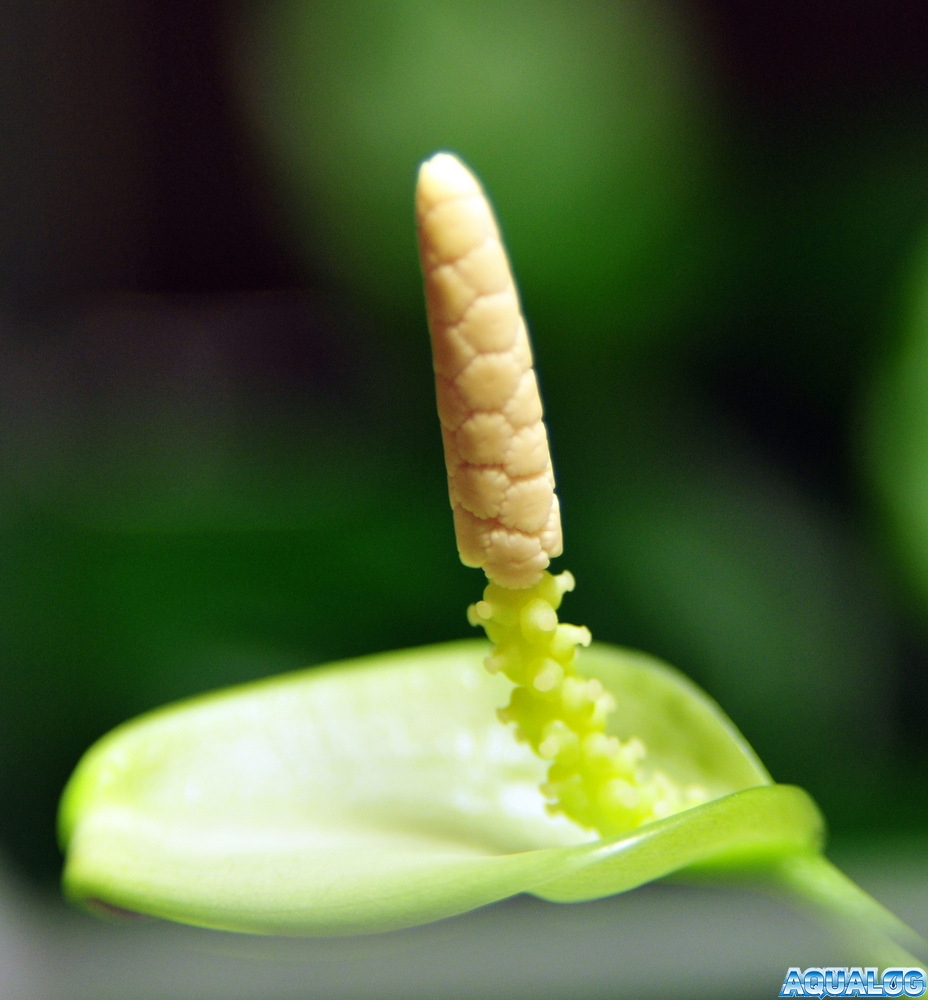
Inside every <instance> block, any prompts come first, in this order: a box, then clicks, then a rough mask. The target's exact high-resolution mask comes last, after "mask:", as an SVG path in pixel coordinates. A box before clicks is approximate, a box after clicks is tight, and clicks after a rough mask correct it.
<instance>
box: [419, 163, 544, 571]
mask: <svg viewBox="0 0 928 1000" xmlns="http://www.w3.org/2000/svg"><path fill="white" fill-rule="evenodd" d="M416 217H417V221H418V229H419V248H420V254H421V258H422V271H423V274H424V276H425V297H426V307H427V311H428V320H429V330H430V331H431V335H432V355H433V359H434V366H435V390H436V395H437V398H438V414H439V417H440V419H441V428H442V438H443V440H444V445H445V464H446V466H447V470H448V493H449V496H450V499H451V506H452V508H453V510H454V527H455V534H456V535H457V544H458V552H459V553H460V556H461V561H462V562H463V563H464V565H465V566H476V567H480V568H482V569H483V570H484V571H485V572H486V574H487V576H488V577H489V578H490V579H491V580H492V581H493V582H494V583H498V584H500V585H501V586H503V587H512V588H523V587H531V586H533V585H534V584H536V583H538V581H539V580H540V579H541V574H542V572H543V571H544V570H545V569H546V568H547V566H548V564H549V562H550V561H551V559H552V558H554V557H555V556H559V555H560V554H561V548H562V544H561V517H560V510H559V508H558V500H557V496H556V495H555V492H554V473H553V471H552V469H551V456H550V454H549V451H548V438H547V433H546V431H545V425H544V422H543V421H542V409H541V399H540V398H539V395H538V384H537V382H536V381H535V372H534V371H533V369H532V351H531V347H530V346H529V340H528V333H527V331H526V327H525V320H524V319H523V317H522V311H521V308H520V306H519V295H518V292H517V291H516V287H515V283H514V282H513V280H512V272H511V270H510V267H509V260H508V258H507V257H506V251H505V249H504V247H503V244H502V241H501V239H500V234H499V229H498V227H497V225H496V219H495V218H494V216H493V210H492V209H491V208H490V204H489V202H488V201H487V199H486V196H485V195H484V193H483V189H482V188H481V187H480V184H479V182H478V181H477V179H476V178H475V177H474V175H473V174H472V173H471V172H470V171H469V170H468V169H467V168H466V167H465V166H464V165H463V164H462V163H461V161H460V160H458V159H457V158H456V157H455V156H452V155H451V154H450V153H437V154H436V155H435V156H433V157H432V158H431V159H430V160H426V162H425V163H423V164H422V166H421V168H420V170H419V183H418V186H417V189H416Z"/></svg>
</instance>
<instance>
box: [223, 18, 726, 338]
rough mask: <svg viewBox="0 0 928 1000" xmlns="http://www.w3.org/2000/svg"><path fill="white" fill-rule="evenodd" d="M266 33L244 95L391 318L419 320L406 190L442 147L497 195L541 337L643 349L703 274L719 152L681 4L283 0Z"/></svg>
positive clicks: (316, 239)
mask: <svg viewBox="0 0 928 1000" xmlns="http://www.w3.org/2000/svg"><path fill="white" fill-rule="evenodd" d="M255 34H256V33H255V29H254V28H253V26H251V25H249V26H247V27H246V28H243V30H242V38H243V44H245V45H252V44H254V43H253V41H252V40H253V38H254V37H255ZM257 37H258V39H259V41H258V43H257V48H256V49H255V50H250V51H249V52H247V53H246V55H245V56H244V58H245V60H246V61H247V62H248V63H249V68H248V72H247V74H246V84H245V86H246V90H247V92H248V98H249V103H250V104H251V106H252V109H253V112H254V115H255V117H256V120H257V121H258V123H259V128H260V130H261V133H262V134H263V135H264V137H265V140H266V142H267V143H268V145H269V147H270V149H271V151H272V155H273V156H274V157H275V158H276V160H277V161H278V165H279V172H280V176H281V177H282V180H283V188H284V192H285V197H286V198H287V200H288V203H289V205H290V206H291V207H292V208H293V209H294V210H295V212H296V219H297V223H298V226H299V231H300V235H301V237H302V240H303V243H304V245H305V246H306V247H307V248H308V252H309V253H310V255H311V256H312V257H313V258H314V259H315V262H316V264H317V266H322V267H323V268H325V269H327V270H331V271H332V272H334V274H335V275H337V277H338V280H339V282H340V283H341V284H342V286H343V287H345V288H346V289H349V290H351V294H354V290H357V291H358V292H360V293H361V294H362V295H363V296H365V297H366V298H369V299H371V300H372V301H374V302H376V303H378V305H379V306H380V307H381V308H382V309H384V310H385V311H386V312H387V314H388V315H391V316H396V315H397V314H399V315H400V316H401V317H406V316H407V315H409V316H417V315H418V314H419V312H420V310H421V307H420V305H419V302H420V297H421V293H420V290H419V284H418V281H417V275H418V267H417V265H416V262H415V255H414V242H413V237H412V228H411V207H410V206H411V200H410V199H411V193H412V187H413V182H414V177H415V171H416V167H417V165H418V163H419V161H421V160H422V159H424V158H426V157H427V156H429V155H430V154H432V153H433V152H435V151H436V150H438V149H450V150H452V151H454V152H456V153H458V154H460V155H461V156H463V157H464V159H465V160H466V161H468V162H469V164H470V165H471V166H472V167H473V168H474V170H475V171H476V172H477V174H478V176H480V177H481V179H482V180H483V182H484V184H485V185H486V188H487V191H488V193H489V194H490V197H491V198H492V200H493V201H494V203H495V205H496V207H497V209H498V211H499V214H500V217H501V223H502V228H503V231H504V232H505V234H506V240H507V243H508V245H509V248H510V250H511V253H512V257H513V260H514V261H515V262H516V270H517V273H518V278H519V283H520V286H521V290H522V293H523V296H524V298H525V301H526V302H527V303H528V304H529V315H530V317H532V318H533V328H534V329H535V331H536V334H537V342H538V343H539V344H541V343H545V342H546V341H547V340H548V339H549V332H550V337H551V345H550V347H551V349H552V350H558V349H559V348H560V349H561V350H563V351H565V352H566V350H568V347H567V344H568V342H569V343H570V345H571V346H570V347H569V350H570V351H573V350H574V349H575V347H574V345H576V344H577V343H579V342H584V343H586V344H587V345H593V344H597V343H602V342H603V339H604V338H607V337H608V338H611V337H613V336H614V335H615V331H616V330H619V331H620V333H621V336H622V337H623V338H628V339H633V340H636V341H637V340H640V339H641V338H642V337H645V336H648V335H649V334H650V333H651V332H653V330H654V329H655V328H656V327H658V326H659V325H660V324H661V323H663V322H664V321H665V320H666V317H667V316H668V315H676V314H677V313H678V312H679V307H680V302H681V299H683V298H685V297H686V296H687V295H689V294H691V293H692V292H693V290H694V288H695V287H696V286H697V285H698V284H699V282H700V281H701V280H702V279H703V278H704V277H705V274H706V271H707V267H708V266H709V265H711V263H712V260H711V258H712V254H711V253H707V246H706V233H705V232H704V231H702V229H701V228H700V226H698V225H697V226H696V227H695V228H694V213H695V216H699V215H700V213H702V211H703V206H702V199H703V197H704V193H705V192H704V184H705V179H706V176H707V161H708V149H707V147H708V143H707V136H706V129H705V125H704V120H703V119H704V116H703V113H702V110H701V107H700V104H701V100H700V96H699V94H698V93H697V74H696V72H695V68H694V66H693V60H692V58H691V57H690V55H689V53H688V52H687V45H688V44H694V43H693V42H692V39H690V38H689V37H688V35H687V33H686V32H685V31H684V30H683V29H682V24H681V23H679V21H678V20H677V19H675V18H674V17H671V16H670V9H669V8H661V10H660V13H657V12H656V11H655V10H654V9H652V8H651V7H649V6H647V5H645V4H638V3H632V4H629V3H626V4H619V5H605V6H604V5H585V4H562V3H556V2H548V0H545V2H542V3H539V2H537V0H532V2H528V0H506V2H503V3H471V4H459V3H435V2H422V0H402V2H394V3H363V4H358V3H351V2H348V3H342V2H339V3H333V2H317V3H306V2H303V0H280V2H276V3H273V4H269V5H266V6H265V7H264V8H262V21H261V26H260V28H259V30H258V32H257ZM387 325H388V327H389V326H390V325H391V324H390V323H389V322H388V324H387ZM555 332H556V334H557V336H556V337H555V336H554V334H555ZM398 346H399V348H400V349H403V345H402V344H400V345H398ZM546 349H547V346H546Z"/></svg>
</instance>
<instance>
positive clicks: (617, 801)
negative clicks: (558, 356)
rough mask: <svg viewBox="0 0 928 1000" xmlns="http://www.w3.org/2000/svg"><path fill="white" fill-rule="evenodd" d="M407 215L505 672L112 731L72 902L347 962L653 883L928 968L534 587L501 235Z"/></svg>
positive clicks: (797, 801) (425, 179)
mask: <svg viewBox="0 0 928 1000" xmlns="http://www.w3.org/2000/svg"><path fill="white" fill-rule="evenodd" d="M417 201H418V214H419V230H420V246H421V249H422V259H423V270H424V273H425V279H426V294H427V302H428V306H429V319H430V327H431V330H432V335H433V346H434V355H435V370H436V379H437V387H438V391H437V395H438V403H439V414H440V417H441V420H442V429H443V437H444V441H445V456H446V464H447V468H448V475H449V491H450V496H451V501H452V507H453V508H454V515H455V527H456V533H457V539H458V547H459V551H460V553H461V557H462V560H463V561H464V562H465V563H467V564H469V565H474V566H480V567H482V568H483V569H484V570H485V571H486V573H487V576H488V577H489V578H490V583H489V585H488V587H487V589H486V592H485V594H484V598H483V600H482V601H480V602H478V603H477V604H475V605H474V606H473V607H472V608H471V609H470V612H469V618H470V621H471V623H472V624H474V625H477V624H479V625H482V626H483V627H484V628H485V630H486V632H487V634H488V636H489V638H490V640H491V641H492V642H493V644H494V647H493V649H492V650H490V651H489V655H487V654H488V649H487V646H486V644H485V643H483V642H479V641H472V642H463V643H454V644H450V645H440V646H433V647H425V648H422V649H416V650H406V651H400V652H395V653H389V654H384V655H381V656H377V657H371V658H367V659H364V660H359V661H354V662H346V663H342V664H335V665H331V666H329V667H328V668H323V669H314V670H310V671H305V672H302V673H297V674H292V675H288V676H283V677H279V678H272V679H270V680H266V681H261V682H258V683H254V684H250V685H246V686H243V687H241V688H236V689H233V690H230V691H225V692H218V693H215V694H211V695H208V696H205V697H201V698H197V699H194V700H192V701H190V702H187V703H184V704H181V705H177V706H169V707H167V708H164V709H161V710H159V711H157V712H154V713H151V714H150V715H147V716H144V717H142V718H140V719H138V720H136V721H134V722H130V723H127V724H126V725H124V726H121V727H119V728H118V729H116V730H115V731H114V732H113V733H111V734H109V735H108V736H106V737H105V738H104V739H102V740H101V741H100V742H99V743H98V744H96V745H95V746H94V747H93V748H92V749H91V750H90V751H88V753H87V754H86V755H85V757H84V759H83V760H82V762H81V763H80V765H79V766H78V768H77V770H76V772H75V774H74V776H73V777H72V779H71V781H70V783H69V785H68V787H67V789H66V791H65V794H64V798H63V801H62V805H61V812H60V836H61V841H62V844H63V846H64V848H65V850H66V852H67V863H66V867H65V872H64V885H65V890H66V892H67V893H68V895H69V896H71V898H73V899H75V900H77V901H78V902H80V903H83V904H85V905H88V906H90V907H103V908H107V909H112V908H117V909H125V910H130V911H135V912H142V913H148V914H152V915H155V916H160V917H165V918H169V919H174V920H179V921H182V922H187V923H191V924H197V925H202V926H206V927H213V928H220V929H226V930H237V931H250V932H255V933H280V934H338V933H361V932H370V931H379V930H387V929H391V928H397V927H403V926H410V925H414V924H417V923H424V922H427V921H430V920H436V919H439V918H442V917H447V916H451V915H453V914H456V913H461V912H463V911H466V910H468V909H471V908H473V907H477V906H480V905H483V904H485V903H489V902H492V901H494V900H498V899H501V898H503V897H506V896H509V895H512V894H514V893H518V892H531V893H533V894H535V895H537V896H540V897H542V898H544V899H549V900H554V901H558V902H577V901H581V900H588V899H595V898H600V897H603V896H607V895H611V894H614V893H617V892H622V891H625V890H627V889H631V888H634V887H635V886H638V885H641V884H643V883H645V882H648V881H651V880H653V879H656V878H661V877H665V876H675V877H679V878H693V879H704V878H706V877H709V878H717V879H726V878H750V879H753V880H755V881H756V882H758V883H759V884H762V885H766V886H767V887H768V888H770V889H771V890H773V891H781V892H783V893H785V894H786V895H787V896H789V897H790V898H792V899H794V900H797V901H800V900H801V901H805V902H806V903H808V904H810V905H812V906H813V907H815V908H817V909H818V910H820V911H821V912H822V913H823V914H825V915H827V917H828V918H829V919H831V920H834V921H835V922H836V923H838V924H840V925H841V928H842V930H843V931H844V932H845V933H846V935H847V938H846V940H847V943H848V948H849V955H851V956H852V957H853V958H854V960H855V961H861V960H864V961H868V962H879V963H880V964H883V963H890V962H903V963H907V962H910V961H911V960H912V956H911V955H910V954H909V951H907V950H906V949H909V950H910V951H914V952H916V953H919V954H924V953H925V950H926V945H925V942H923V941H922V940H921V939H920V938H919V937H918V936H917V935H916V934H915V933H914V932H913V931H911V930H910V929H909V928H908V927H906V926H905V925H904V924H902V923H901V922H900V921H899V920H897V919H896V918H895V917H894V916H892V914H890V913H888V912H887V911H886V910H884V909H883V908H882V907H881V906H880V905H879V904H878V903H876V902H875V901H874V900H872V899H871V898H870V897H869V896H867V895H866V893H864V892H863V891H862V890H861V889H859V888H858V887H857V886H856V885H854V884H853V883H852V882H851V881H850V880H848V879H847V878H845V877H844V876H843V875H842V874H841V873H840V872H839V871H838V870H837V869H835V868H834V867H833V866H832V865H831V864H830V863H829V862H828V861H827V860H826V859H825V858H824V856H823V854H822V853H821V850H822V846H823V840H824V834H823V822H822V818H821V815H820V813H819V811H818V809H817V808H816V806H815V804H814V803H813V802H812V800H811V799H810V798H809V796H808V795H806V793H805V792H803V791H802V790H801V789H798V788H794V787H789V786H783V785H777V784H775V783H774V782H773V781H772V779H771V777H770V776H769V774H768V773H767V772H766V770H765V769H764V767H763V765H762V764H761V763H760V761H759V760H758V759H757V758H756V756H755V754H754V753H753V751H752V750H751V748H750V747H749V746H748V745H747V743H746V742H745V740H744V739H743V737H742V736H741V735H740V733H739V732H738V731H737V729H736V728H735V726H734V725H733V724H732V723H731V721H730V720H729V719H728V718H727V717H726V716H725V715H724V714H723V712H722V711H721V709H720V708H719V707H718V706H717V705H716V704H715V703H714V702H712V701H711V699H709V698H708V697H707V696H706V695H705V694H704V693H703V692H701V691H700V690H699V689H698V688H696V687H695V686H694V685H693V684H691V683H690V682H689V681H688V680H687V679H686V678H685V677H683V676H682V675H680V674H679V673H677V672H676V671H674V670H673V669H671V668H670V667H667V666H666V665H664V664H662V663H660V662H658V661H656V660H654V659H653V658H650V657H648V656H645V655H643V654H640V653H633V652H629V651H626V650H620V649H615V648H612V647H609V646H604V645H600V644H596V643H592V644H591V641H590V636H589V633H588V631H587V630H585V629H583V628H578V627H576V626H572V625H566V624H563V623H561V622H559V621H558V617H557V610H558V608H559V605H560V602H561V598H562V597H563V595H564V594H565V593H566V592H567V591H569V590H570V589H572V587H573V578H572V577H571V576H570V574H567V573H564V574H561V575H560V576H552V575H551V574H549V573H548V572H547V566H548V564H549V560H550V558H552V557H555V556H557V555H559V554H560V551H561V532H560V519H559V514H558V504H557V498H556V495H555V493H554V480H553V475H552V473H551V465H550V458H549V455H548V448H547V437H546V431H545V428H544V424H543V423H542V419H541V407H540V402H539V400H538V394H537V386H536V385H535V379H534V373H533V371H532V363H531V350H530V347H529V344H528V338H527V334H526V332H525V327H524V322H523V321H522V318H521V314H520V311H519V309H518V299H517V295H516V292H515V288H514V286H513V284H512V281H511V276H510V274H509V269H508V262H507V261H506V257H505V252H504V251H503V248H502V244H501V242H500V240H499V234H498V231H497V229H496V224H495V220H494V219H493V216H492V213H491V211H490V209H489V206H488V205H487V203H486V201H485V199H484V197H483V194H482V191H481V190H480V188H479V185H478V184H477V183H476V181H475V180H474V179H473V177H472V176H471V175H470V174H469V172H467V171H466V169H465V168H464V167H463V166H462V165H461V164H460V163H459V162H458V161H457V160H455V159H454V158H453V157H450V156H449V155H447V154H439V155H438V156H437V157H435V158H434V159H433V160H431V161H429V162H428V163H427V164H426V165H424V167H423V170H422V172H421V174H420V185H419V189H418V199H417ZM578 646H580V647H586V648H584V649H583V650H582V652H580V653H579V654H578V650H577V647H578ZM484 662H485V663H486V666H487V667H489V671H488V670H485V669H484ZM504 677H507V678H508V679H509V681H511V682H513V683H514V684H515V685H516V686H515V688H514V689H513V688H512V687H511V685H510V684H508V683H507V681H506V680H505V679H504ZM507 697H508V698H509V701H508V704H507V703H506V700H507ZM495 711H498V712H499V714H500V716H501V718H502V719H503V721H504V722H512V723H515V727H516V735H517V736H518V737H519V739H518V740H516V739H513V735H512V733H511V732H510V731H509V730H508V729H504V728H503V727H501V726H500V725H499V724H498V723H497V721H496V720H495V718H494V714H495ZM539 786H541V789H542V792H543V795H542V794H540V793H539V791H538V788H539ZM545 797H546V798H547V799H548V802H547V803H546V802H545V801H544V799H545Z"/></svg>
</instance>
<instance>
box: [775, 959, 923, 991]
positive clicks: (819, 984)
mask: <svg viewBox="0 0 928 1000" xmlns="http://www.w3.org/2000/svg"><path fill="white" fill-rule="evenodd" d="M926 990H928V984H926V980H925V970H924V969H914V968H912V969H884V970H883V975H882V976H880V975H879V969H876V968H867V969H862V968H861V967H860V966H859V965H855V966H854V967H853V968H852V969H848V968H843V969H840V968H837V967H835V966H828V967H827V968H817V967H816V966H812V967H811V968H808V969H805V970H804V971H800V970H799V969H798V968H797V967H795V966H794V967H793V968H791V969H790V970H789V972H787V973H786V979H785V980H784V981H783V988H782V989H781V990H780V996H781V997H921V996H924V995H925V992H926Z"/></svg>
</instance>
